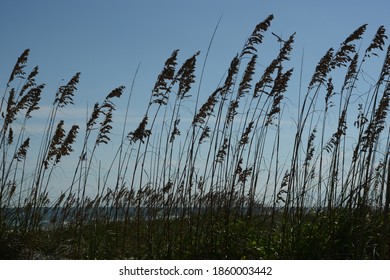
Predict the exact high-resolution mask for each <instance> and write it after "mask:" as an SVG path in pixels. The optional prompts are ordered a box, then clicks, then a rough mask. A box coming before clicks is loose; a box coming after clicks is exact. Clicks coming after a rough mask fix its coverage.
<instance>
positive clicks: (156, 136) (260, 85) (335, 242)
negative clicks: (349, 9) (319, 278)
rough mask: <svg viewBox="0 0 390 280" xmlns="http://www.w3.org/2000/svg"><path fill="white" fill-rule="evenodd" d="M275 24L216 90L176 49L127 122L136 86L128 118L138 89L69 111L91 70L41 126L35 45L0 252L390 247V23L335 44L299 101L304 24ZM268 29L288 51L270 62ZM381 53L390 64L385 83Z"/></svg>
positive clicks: (163, 255) (278, 49) (1, 177)
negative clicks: (80, 115) (279, 28)
mask: <svg viewBox="0 0 390 280" xmlns="http://www.w3.org/2000/svg"><path fill="white" fill-rule="evenodd" d="M273 20H274V18H273V16H272V15H270V16H268V17H267V18H266V19H265V20H264V21H262V22H260V23H259V24H258V25H257V26H256V27H255V29H254V31H253V32H252V33H251V35H250V36H249V38H248V39H247V41H246V42H245V44H244V47H243V48H242V50H241V51H240V52H238V53H237V55H235V56H233V58H232V60H230V61H228V62H227V65H226V66H227V72H226V75H225V77H224V79H223V80H222V81H221V83H219V84H217V83H216V87H215V89H214V90H211V91H210V92H209V93H207V92H203V90H202V88H200V86H199V85H200V84H201V81H198V80H197V75H198V69H199V68H200V66H199V64H202V63H203V64H204V63H205V62H206V60H203V61H202V53H201V52H196V53H194V54H193V55H192V56H190V57H189V58H188V59H185V60H183V61H181V58H180V52H179V50H174V51H173V52H172V54H171V55H170V56H169V57H168V59H167V60H166V61H165V63H164V64H163V66H162V70H161V72H160V74H159V75H158V77H157V80H156V83H155V84H154V86H151V92H150V96H149V102H148V103H147V106H146V108H145V111H144V112H143V113H142V114H141V115H140V116H141V117H140V118H139V123H138V124H137V125H135V126H133V125H132V124H129V123H127V121H124V122H123V124H122V127H121V131H122V132H121V133H119V134H118V133H113V130H114V129H115V123H116V122H115V117H116V116H115V113H116V109H117V106H116V102H118V100H120V99H122V98H124V97H123V96H125V95H126V94H127V95H128V97H127V98H128V100H127V107H126V112H125V115H126V118H127V117H128V113H129V111H130V108H131V105H132V104H133V103H132V100H131V97H132V96H133V90H132V89H133V87H131V88H130V90H128V91H127V89H126V88H125V87H124V86H117V87H116V88H114V89H113V90H112V91H111V92H109V93H108V94H107V95H106V97H105V98H104V99H103V100H102V101H101V102H98V101H97V102H95V104H94V106H93V108H92V110H91V111H90V113H89V115H88V116H87V117H86V121H84V122H83V121H80V122H79V123H74V124H69V123H68V121H67V120H66V119H64V118H63V117H62V114H60V112H61V111H66V110H67V108H69V107H71V106H75V100H76V99H75V95H77V86H78V84H79V83H80V82H82V76H81V74H80V73H76V74H75V75H74V76H72V77H71V78H70V79H69V81H68V82H67V83H65V84H64V85H61V86H59V88H58V90H57V92H56V93H55V96H54V98H53V102H52V104H51V107H50V110H48V115H47V121H46V124H45V125H44V128H43V129H42V130H41V132H39V133H40V134H39V137H35V136H34V137H31V133H30V132H29V125H30V123H31V122H32V121H33V120H34V113H36V111H39V110H42V109H41V106H42V104H41V94H42V92H43V91H44V90H45V84H43V83H38V82H37V76H38V73H39V68H38V67H35V68H33V69H32V70H31V71H30V72H29V73H28V72H27V69H28V67H27V62H28V58H29V55H30V51H29V50H28V49H27V50H25V51H24V52H23V53H22V54H21V56H20V57H19V58H18V59H17V62H16V64H15V66H14V68H13V69H12V71H11V75H10V78H9V80H8V81H7V82H6V86H5V90H4V93H3V96H2V98H1V103H0V113H1V123H0V125H1V129H0V151H1V156H0V157H1V161H0V258H3V259H389V258H390V226H389V215H390V214H389V205H390V158H389V148H390V133H389V126H388V121H389V120H388V111H389V102H390V83H389V82H390V46H387V48H386V40H387V35H386V32H385V31H386V30H385V27H384V26H380V27H379V28H378V30H377V32H376V33H375V35H374V36H373V39H372V40H371V41H370V42H368V43H367V42H366V41H365V40H364V38H365V37H366V36H365V33H366V30H367V25H366V24H365V25H362V26H360V27H359V28H357V29H356V30H355V31H354V32H353V33H351V35H349V36H348V37H347V38H346V39H345V40H344V41H343V42H342V43H341V44H340V46H339V47H338V49H336V48H333V47H331V48H329V49H328V50H327V51H326V52H325V54H324V56H323V57H322V58H321V59H320V60H319V62H318V64H317V65H316V66H315V67H314V73H313V74H312V76H311V79H309V82H308V85H307V87H306V90H301V92H299V93H298V94H299V96H298V98H297V99H296V98H295V97H294V98H295V100H298V102H297V104H292V102H291V100H292V98H291V95H292V94H295V95H296V94H297V93H296V92H295V91H294V90H291V89H290V88H289V85H290V84H291V82H292V79H293V78H294V75H295V76H296V75H298V74H297V73H298V72H299V71H297V69H299V66H296V67H291V55H292V54H293V48H294V41H295V33H294V34H291V35H290V36H289V37H287V38H286V39H282V38H280V37H279V36H277V35H276V34H274V33H272V32H270V29H271V26H272V21H273ZM269 34H271V35H272V34H273V35H275V36H276V37H277V38H278V40H277V41H276V42H275V56H274V58H273V59H271V60H270V61H264V63H263V61H260V60H261V59H263V58H262V57H263V55H259V53H260V48H259V47H260V46H261V45H262V44H263V41H264V40H265V39H273V40H274V37H273V36H268V35H269ZM365 44H367V47H366V48H364V47H363V46H364V45H365ZM358 45H359V48H357V46H358ZM205 57H206V58H207V55H206V56H205ZM380 59H382V62H381V61H380ZM369 63H371V64H372V65H381V67H379V69H377V70H378V71H379V72H378V73H379V75H378V77H377V79H376V80H375V82H372V83H371V84H368V83H369V82H368V81H367V79H364V77H365V76H366V75H367V72H366V70H365V69H366V68H365V67H366V65H367V64H369ZM380 63H382V64H380ZM259 65H265V66H264V67H259ZM372 65H370V67H372ZM368 68H369V67H368ZM370 69H371V68H370ZM203 70H205V68H203ZM203 70H202V74H201V78H200V80H201V79H202V78H203V77H204V76H203V75H204V74H205V75H207V71H205V72H204V71H203ZM302 75H303V74H302V73H301V74H300V78H302ZM135 78H136V77H134V81H135ZM134 81H133V84H134ZM197 86H198V89H196V87H197ZM367 86H368V88H369V89H368V90H360V88H364V89H365V88H367ZM203 96H206V98H204V100H203V101H202V99H203ZM194 101H195V102H194ZM198 102H199V103H198ZM194 104H195V106H193V105H194ZM287 106H289V107H290V109H289V110H287V111H289V112H292V111H293V110H292V108H291V107H293V108H294V110H295V111H296V114H294V115H288V114H287V113H286V110H285V108H286V107H287ZM42 107H43V106H42ZM46 107H47V106H46ZM286 127H288V128H289V129H286ZM292 130H293V132H291V131H292ZM118 135H119V136H118ZM37 138H38V139H39V140H38V141H37ZM114 143H115V148H114V150H112V149H113V148H112V145H114ZM107 144H110V145H111V146H109V145H107ZM107 150H108V154H109V155H111V158H108V157H107ZM105 151H106V152H105ZM102 155H103V158H102ZM68 159H69V160H71V162H72V165H71V170H70V172H71V174H72V175H71V176H68V180H62V179H60V182H61V185H60V186H59V185H58V178H57V177H58V176H59V175H58V174H61V173H58V172H57V171H58V170H61V169H62V168H63V167H62V165H63V164H64V162H66V160H68ZM102 165H105V168H102ZM67 168H69V167H67ZM69 177H70V179H69ZM91 186H92V191H91ZM53 188H60V189H61V190H62V191H61V193H60V195H59V196H58V197H53V196H52V195H51V190H52V189H53Z"/></svg>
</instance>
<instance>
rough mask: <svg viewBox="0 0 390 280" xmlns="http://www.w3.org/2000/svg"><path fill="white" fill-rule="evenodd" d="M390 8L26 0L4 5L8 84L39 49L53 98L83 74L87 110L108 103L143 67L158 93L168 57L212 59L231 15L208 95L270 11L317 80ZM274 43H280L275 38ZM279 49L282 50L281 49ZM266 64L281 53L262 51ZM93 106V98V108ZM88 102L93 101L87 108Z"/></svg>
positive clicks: (139, 92)
mask: <svg viewBox="0 0 390 280" xmlns="http://www.w3.org/2000/svg"><path fill="white" fill-rule="evenodd" d="M389 8H390V3H389V2H388V1H386V0H382V1H378V0H373V1H369V2H367V1H356V0H355V1H334V0H331V1H310V0H304V1H289V0H280V1H271V0H249V1H247V0H244V1H232V0H227V1H219V0H213V1H209V0H197V1H180V0H166V1H156V0H146V1H145V0H143V1H124V0H115V1H102V0H83V1H79V0H66V1H49V0H46V1H44V0H36V1H28V0H18V1H13V0H12V1H9V0H4V1H1V4H0V38H1V48H0V63H1V67H0V86H1V87H3V86H4V84H5V82H6V79H7V78H8V76H9V72H10V71H11V69H12V67H13V65H14V63H15V61H16V59H17V57H18V56H19V55H20V54H21V52H22V51H23V50H24V49H26V48H30V49H31V55H30V61H29V66H30V67H33V66H35V65H39V67H40V71H41V75H40V79H41V81H42V82H45V83H46V84H47V91H46V94H47V95H48V96H50V93H49V92H50V91H51V92H54V91H55V88H56V87H57V86H58V84H59V83H61V80H62V79H64V80H65V81H66V80H68V79H69V78H70V77H71V76H72V75H73V74H74V73H76V72H78V71H80V72H81V81H80V84H79V93H78V95H79V98H80V99H81V100H82V101H79V102H80V103H79V105H80V106H85V105H86V102H87V101H89V103H93V102H95V101H96V100H100V99H101V98H103V97H104V96H105V95H106V94H107V93H108V92H109V91H110V90H111V89H113V88H115V87H116V86H119V85H125V86H127V87H129V86H130V83H131V79H132V77H133V75H134V72H135V69H136V67H137V65H138V63H141V68H140V72H139V75H138V78H137V83H136V93H135V94H136V96H138V97H137V98H140V99H141V98H142V97H143V96H145V95H146V96H148V94H149V93H150V90H151V88H152V87H153V85H154V82H155V79H156V77H157V75H158V73H159V72H160V70H161V67H162V65H163V63H164V61H165V59H166V58H168V56H169V55H170V54H171V52H172V51H173V50H174V49H180V50H181V52H180V56H179V57H180V58H181V59H182V60H184V59H186V58H188V57H189V56H191V55H192V54H193V53H195V52H196V51H198V50H200V51H201V52H202V55H201V56H200V61H202V60H203V59H204V55H205V53H206V49H207V45H208V43H209V40H210V37H211V34H212V32H213V29H214V27H215V25H216V23H217V21H218V19H219V17H220V16H221V15H222V20H221V23H220V26H219V29H218V32H217V34H216V37H215V40H214V43H213V46H212V49H211V52H210V55H209V60H208V65H207V68H206V78H205V80H204V83H205V87H206V88H205V95H204V97H205V98H206V96H207V95H208V94H209V91H210V90H209V89H208V88H207V87H210V88H214V87H215V86H216V83H217V82H218V81H219V79H220V78H221V77H222V75H223V74H224V71H226V69H227V67H228V65H229V63H230V60H231V58H232V57H233V56H234V55H235V54H236V53H237V52H239V50H240V48H241V47H242V45H243V43H244V41H245V39H246V38H247V36H248V35H249V34H250V32H251V31H252V29H253V27H254V26H255V25H256V24H257V23H259V22H260V21H262V20H263V19H265V18H266V17H267V16H268V15H269V14H273V15H274V16H275V18H274V20H273V22H272V25H271V31H273V32H275V33H277V34H281V35H283V36H289V35H290V34H291V33H293V32H297V35H296V40H295V44H294V52H293V55H292V56H293V59H294V58H295V59H297V60H299V59H300V56H301V53H302V50H303V48H305V71H307V72H308V73H310V75H311V73H312V71H313V69H314V67H315V65H316V63H317V61H318V60H319V59H320V58H321V57H322V55H323V54H324V53H325V52H326V50H327V49H328V48H329V47H337V46H338V44H339V43H340V42H341V41H343V40H344V38H345V37H346V36H348V35H349V34H350V33H351V32H352V31H353V30H355V29H356V28H357V27H359V26H360V25H362V24H364V23H368V24H369V26H368V30H367V32H366V40H365V42H366V43H367V44H368V43H369V41H370V40H371V38H372V37H371V36H373V35H374V32H375V31H376V29H377V28H378V27H379V25H385V26H390V18H389V17H388V11H389ZM267 36H268V37H266V41H271V40H274V39H275V38H273V37H272V36H271V35H270V34H268V35H267ZM273 47H274V46H273ZM261 51H262V52H261V53H260V63H261V57H262V56H263V57H264V58H267V55H268V56H272V54H270V52H272V51H268V52H267V50H266V49H265V50H261ZM86 100H87V101H86ZM83 103H84V104H83Z"/></svg>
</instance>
